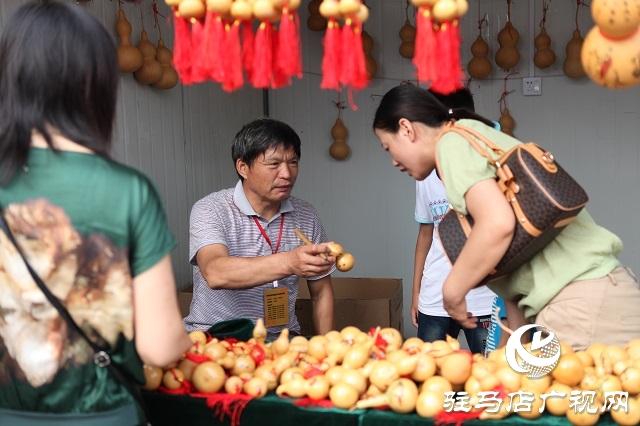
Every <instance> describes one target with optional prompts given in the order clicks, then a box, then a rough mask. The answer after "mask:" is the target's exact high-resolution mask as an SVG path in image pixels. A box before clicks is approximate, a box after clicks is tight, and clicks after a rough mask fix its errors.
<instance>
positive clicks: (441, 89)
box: [431, 21, 463, 95]
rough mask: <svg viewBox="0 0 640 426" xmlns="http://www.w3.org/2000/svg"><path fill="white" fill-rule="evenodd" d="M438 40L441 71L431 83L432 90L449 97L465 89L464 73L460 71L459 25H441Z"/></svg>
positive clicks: (447, 22)
mask: <svg viewBox="0 0 640 426" xmlns="http://www.w3.org/2000/svg"><path fill="white" fill-rule="evenodd" d="M437 40H438V52H439V54H438V57H439V58H440V69H439V72H438V74H437V76H436V78H435V79H434V80H433V82H432V83H431V89H432V90H433V91H434V92H437V93H442V94H443V95H448V94H449V93H452V92H455V91H456V90H457V89H459V88H461V87H463V86H462V83H461V81H460V79H461V75H462V73H461V71H460V52H459V51H460V35H459V33H458V25H457V24H456V25H454V23H453V22H452V21H445V22H443V23H442V24H440V29H439V30H438V33H437ZM456 52H457V54H456ZM456 57H457V61H456Z"/></svg>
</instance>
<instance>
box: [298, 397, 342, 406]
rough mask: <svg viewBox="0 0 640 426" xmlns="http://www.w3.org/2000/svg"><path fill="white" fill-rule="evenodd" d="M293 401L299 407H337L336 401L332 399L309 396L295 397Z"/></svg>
mask: <svg viewBox="0 0 640 426" xmlns="http://www.w3.org/2000/svg"><path fill="white" fill-rule="evenodd" d="M293 403H294V404H295V405H297V406H298V407H322V408H335V405H334V403H333V402H331V400H330V399H311V398H309V397H308V396H306V397H304V398H298V399H295V400H294V401H293Z"/></svg>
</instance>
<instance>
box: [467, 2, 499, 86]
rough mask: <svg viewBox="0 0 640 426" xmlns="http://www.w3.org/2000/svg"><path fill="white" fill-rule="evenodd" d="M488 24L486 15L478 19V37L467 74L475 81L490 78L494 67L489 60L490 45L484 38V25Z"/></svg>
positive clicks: (472, 47) (472, 49) (473, 47)
mask: <svg viewBox="0 0 640 426" xmlns="http://www.w3.org/2000/svg"><path fill="white" fill-rule="evenodd" d="M478 16H480V2H478ZM486 22H487V17H486V15H485V16H484V17H483V18H482V19H478V37H477V38H476V41H474V42H473V44H472V45H471V55H472V56H473V57H472V58H471V60H470V61H469V63H468V64H467V72H468V73H469V75H470V76H471V77H473V78H475V79H478V80H482V79H483V78H487V77H489V75H491V71H492V70H493V66H492V65H491V61H490V60H489V58H487V55H488V54H489V44H488V43H487V42H486V41H485V40H484V38H482V24H483V23H486Z"/></svg>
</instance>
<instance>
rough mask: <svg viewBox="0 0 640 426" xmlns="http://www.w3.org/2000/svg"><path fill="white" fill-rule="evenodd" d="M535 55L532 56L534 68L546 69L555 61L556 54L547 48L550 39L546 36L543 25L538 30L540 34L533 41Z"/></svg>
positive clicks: (549, 44)
mask: <svg viewBox="0 0 640 426" xmlns="http://www.w3.org/2000/svg"><path fill="white" fill-rule="evenodd" d="M533 44H534V46H535V48H536V53H535V54H534V55H533V63H534V64H535V65H536V67H538V68H540V69H543V68H547V67H549V66H551V65H553V63H554V62H555V61H556V54H555V52H554V51H553V50H551V48H550V47H549V46H551V37H549V34H547V30H546V29H545V27H544V25H543V26H542V28H541V29H540V34H538V35H537V36H536V38H535V39H534V41H533Z"/></svg>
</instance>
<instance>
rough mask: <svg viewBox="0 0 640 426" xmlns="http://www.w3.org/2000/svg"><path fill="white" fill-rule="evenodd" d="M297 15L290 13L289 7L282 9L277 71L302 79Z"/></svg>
mask: <svg viewBox="0 0 640 426" xmlns="http://www.w3.org/2000/svg"><path fill="white" fill-rule="evenodd" d="M298 24H299V19H297V13H296V12H295V11H293V13H289V7H288V6H287V5H285V6H284V7H283V8H282V17H281V18H280V27H279V29H278V43H277V45H278V49H277V50H275V52H276V55H275V57H276V69H278V70H280V72H282V73H284V74H285V75H287V76H296V77H298V78H301V77H302V65H301V64H300V33H299V26H298Z"/></svg>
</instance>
